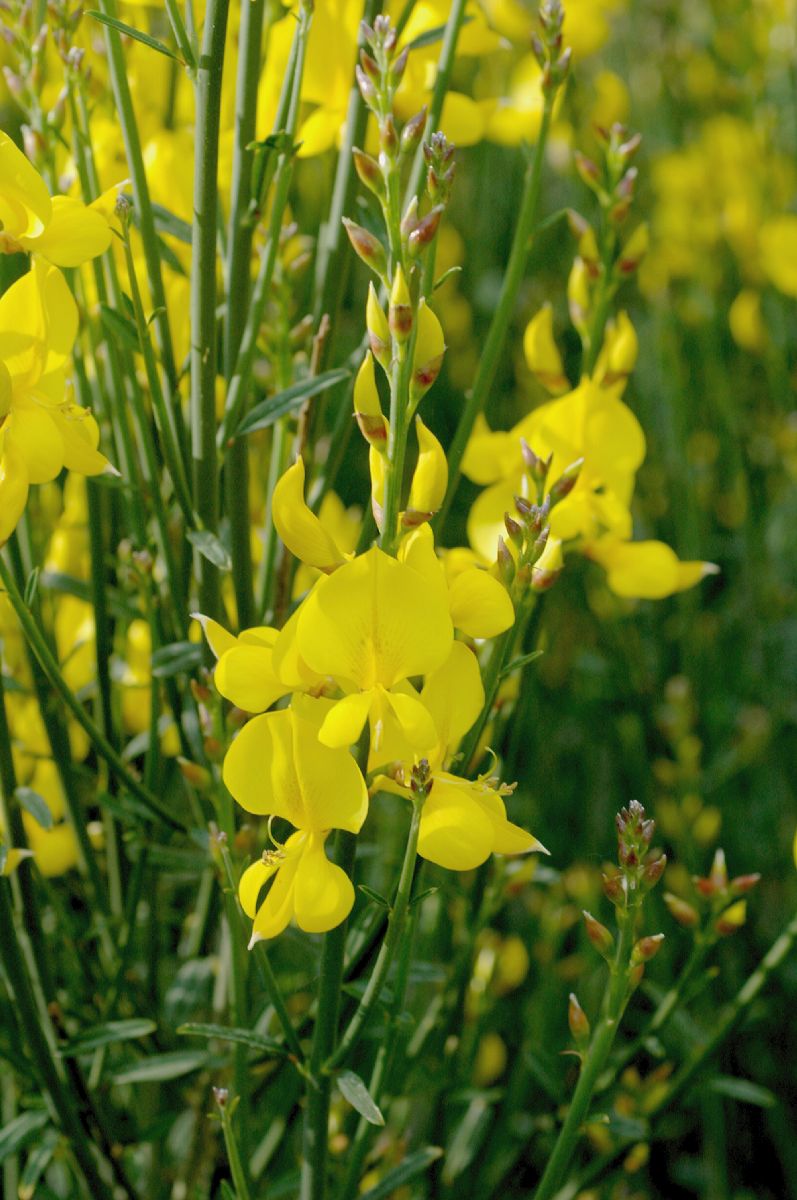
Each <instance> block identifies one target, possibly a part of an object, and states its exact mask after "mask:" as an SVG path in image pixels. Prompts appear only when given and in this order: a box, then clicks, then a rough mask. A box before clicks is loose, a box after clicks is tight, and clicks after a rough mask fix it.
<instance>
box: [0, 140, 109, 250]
mask: <svg viewBox="0 0 797 1200" xmlns="http://www.w3.org/2000/svg"><path fill="white" fill-rule="evenodd" d="M110 244H111V231H110V229H109V228H108V222H107V221H106V220H105V219H104V218H103V216H102V215H101V214H100V213H99V212H95V211H93V210H92V209H90V208H86V206H85V205H84V204H81V203H80V201H79V200H75V199H73V198H72V197H71V196H53V197H52V198H51V197H50V193H49V192H48V190H47V185H46V184H45V182H44V180H43V179H42V177H41V175H40V174H39V172H38V171H37V170H36V168H35V167H34V166H32V164H31V163H30V162H28V159H27V158H26V157H25V155H24V154H23V153H22V151H21V150H19V149H18V148H17V146H15V144H14V143H13V142H12V140H11V138H10V137H9V136H8V134H6V133H3V131H2V130H0V252H5V253H7V254H13V253H19V252H20V251H27V252H29V253H33V254H41V255H43V257H44V258H46V259H48V260H49V261H50V262H52V263H55V264H56V266H59V267H77V266H80V264H81V263H83V262H86V261H87V260H88V259H90V258H96V256H97V255H98V254H102V253H103V251H104V250H107V249H108V247H109V246H110Z"/></svg>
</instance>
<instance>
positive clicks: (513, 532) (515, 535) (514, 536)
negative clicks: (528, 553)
mask: <svg viewBox="0 0 797 1200" xmlns="http://www.w3.org/2000/svg"><path fill="white" fill-rule="evenodd" d="M504 526H505V527H506V531H507V533H508V534H509V540H510V541H511V542H512V543H513V544H514V545H515V546H517V548H518V550H519V549H520V548H521V546H522V545H523V542H524V541H525V534H524V532H523V526H522V525H521V524H520V522H519V521H516V520H515V518H514V517H510V515H509V513H507V512H505V513H504Z"/></svg>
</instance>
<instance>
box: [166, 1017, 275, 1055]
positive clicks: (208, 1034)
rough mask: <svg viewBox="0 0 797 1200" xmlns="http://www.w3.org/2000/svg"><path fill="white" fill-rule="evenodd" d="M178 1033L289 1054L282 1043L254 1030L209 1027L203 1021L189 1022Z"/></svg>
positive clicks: (226, 1026)
mask: <svg viewBox="0 0 797 1200" xmlns="http://www.w3.org/2000/svg"><path fill="white" fill-rule="evenodd" d="M177 1032H178V1033H180V1034H184V1035H185V1036H187V1037H204V1038H219V1040H220V1041H223V1042H237V1043H238V1044H239V1045H241V1046H249V1047H250V1049H252V1050H259V1051H260V1052H261V1053H263V1054H280V1055H284V1054H287V1050H286V1049H285V1046H283V1044H282V1042H278V1041H277V1039H276V1038H271V1037H266V1036H265V1034H262V1033H255V1032H254V1031H253V1030H252V1029H235V1028H233V1027H231V1026H229V1025H207V1024H205V1023H203V1022H201V1021H187V1022H186V1023H185V1024H184V1025H181V1026H180V1028H179V1029H178V1030H177Z"/></svg>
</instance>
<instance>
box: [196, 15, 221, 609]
mask: <svg viewBox="0 0 797 1200" xmlns="http://www.w3.org/2000/svg"><path fill="white" fill-rule="evenodd" d="M228 11H229V0H208V5H207V10H206V13H205V26H204V30H203V34H202V51H201V54H200V59H199V66H198V69H197V79H196V122H195V131H194V146H195V150H194V222H193V231H192V239H191V251H192V252H191V356H190V357H191V457H192V460H193V490H194V504H195V508H196V512H197V516H198V517H199V520H200V521H201V522H202V528H203V529H205V530H209V531H210V532H211V533H216V531H217V529H218V521H219V494H218V493H219V476H218V467H217V463H216V368H217V362H216V229H217V222H218V212H219V197H218V181H217V176H218V165H219V119H220V114H221V85H222V71H223V67H224V40H225V36H226V33H227V15H228ZM195 564H196V571H197V576H198V580H199V597H198V598H199V605H200V608H201V610H202V612H204V613H206V614H207V615H208V616H211V617H218V616H219V613H220V609H221V591H220V586H219V572H218V568H217V567H216V566H215V564H214V563H212V562H211V561H210V560H209V559H208V558H206V557H205V555H203V554H199V553H197V554H196V555H195Z"/></svg>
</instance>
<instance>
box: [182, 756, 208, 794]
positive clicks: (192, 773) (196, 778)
mask: <svg viewBox="0 0 797 1200" xmlns="http://www.w3.org/2000/svg"><path fill="white" fill-rule="evenodd" d="M177 765H178V766H179V768H180V774H181V775H182V777H183V779H185V781H186V783H190V784H191V787H195V788H198V789H199V790H200V791H205V790H206V789H207V788H209V787H210V785H211V784H212V782H213V777H212V775H211V774H210V771H208V769H207V768H206V767H203V766H200V764H199V763H195V762H191V760H190V759H189V758H182V757H180V756H178V758H177Z"/></svg>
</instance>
